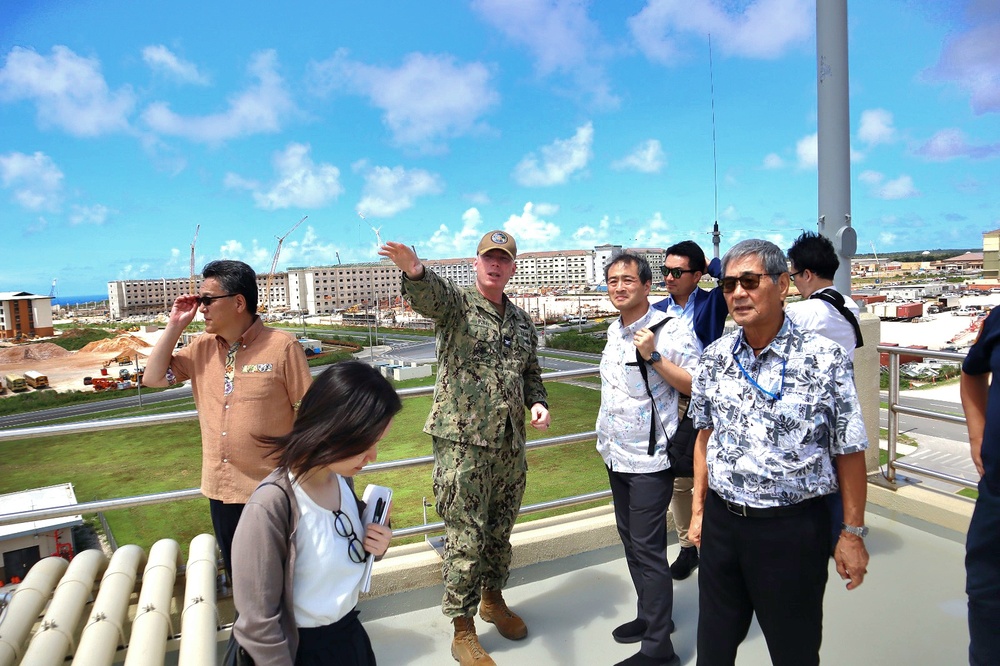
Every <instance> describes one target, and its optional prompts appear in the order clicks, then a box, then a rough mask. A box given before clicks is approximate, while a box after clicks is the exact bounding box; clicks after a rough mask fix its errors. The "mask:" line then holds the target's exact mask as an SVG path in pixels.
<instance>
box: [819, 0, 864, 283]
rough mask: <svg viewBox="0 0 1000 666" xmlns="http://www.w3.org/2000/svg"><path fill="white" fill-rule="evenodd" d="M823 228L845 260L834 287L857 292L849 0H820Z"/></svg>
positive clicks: (820, 208) (820, 230) (821, 218)
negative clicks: (853, 272) (853, 266)
mask: <svg viewBox="0 0 1000 666" xmlns="http://www.w3.org/2000/svg"><path fill="white" fill-rule="evenodd" d="M816 65H817V71H816V90H817V93H818V100H817V102H818V106H817V120H818V132H817V146H816V148H817V158H818V167H819V169H818V170H819V220H820V221H819V225H818V226H819V233H821V234H822V235H824V236H826V237H827V238H829V239H830V241H831V242H832V243H833V246H834V248H836V250H837V256H838V258H839V259H840V267H839V268H838V269H837V274H836V275H835V276H834V279H833V283H834V286H835V287H836V288H837V290H838V291H840V292H841V293H843V294H850V293H851V257H852V256H854V253H855V252H856V251H857V246H858V241H857V233H856V232H855V231H854V228H853V227H852V226H851V225H850V219H851V122H850V101H849V98H848V83H849V80H850V77H849V71H848V66H847V0H816Z"/></svg>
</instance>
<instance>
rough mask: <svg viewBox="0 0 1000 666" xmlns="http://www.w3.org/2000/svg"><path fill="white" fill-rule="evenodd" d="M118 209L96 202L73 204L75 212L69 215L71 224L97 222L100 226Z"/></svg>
mask: <svg viewBox="0 0 1000 666" xmlns="http://www.w3.org/2000/svg"><path fill="white" fill-rule="evenodd" d="M114 212H116V211H113V210H111V209H110V208H108V207H107V206H103V205H101V204H94V205H93V206H79V205H76V204H74V205H73V212H72V213H71V214H70V216H69V222H70V224H73V225H77V224H95V225H97V226H100V225H102V224H104V223H105V222H107V220H108V215H110V214H111V213H114Z"/></svg>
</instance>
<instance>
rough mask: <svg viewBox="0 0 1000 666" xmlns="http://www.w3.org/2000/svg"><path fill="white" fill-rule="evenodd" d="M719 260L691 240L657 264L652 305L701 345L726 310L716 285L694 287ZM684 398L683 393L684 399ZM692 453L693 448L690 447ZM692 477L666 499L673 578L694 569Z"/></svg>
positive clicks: (714, 334) (714, 335)
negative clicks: (657, 295) (659, 295)
mask: <svg viewBox="0 0 1000 666" xmlns="http://www.w3.org/2000/svg"><path fill="white" fill-rule="evenodd" d="M718 266H719V260H718V259H713V260H712V263H711V264H709V263H707V261H706V258H705V252H704V251H703V250H702V249H701V246H699V245H698V244H697V243H695V242H694V241H691V240H685V241H681V242H679V243H675V244H674V245H671V246H670V247H668V248H667V251H666V258H665V259H664V263H663V265H662V266H661V267H660V273H661V274H662V275H663V282H664V286H665V287H666V288H667V293H668V294H669V296H667V297H666V298H664V299H663V300H661V301H659V302H658V303H655V304H653V308H654V309H657V310H661V311H663V312H666V313H667V314H668V315H669V316H672V317H677V318H679V319H680V320H681V321H682V322H683V323H685V324H686V325H687V326H688V327H689V328H690V329H691V330H692V331H693V332H694V334H695V335H696V336H697V337H698V340H699V341H700V342H701V346H702V347H707V346H708V345H710V344H712V343H713V342H715V341H716V340H717V339H718V338H719V336H720V335H722V330H723V327H724V325H725V323H726V316H727V315H728V314H729V310H728V309H727V308H726V299H725V298H723V296H722V292H721V291H720V290H719V288H718V287H716V288H714V289H712V290H707V289H702V288H701V287H699V286H698V283H699V282H700V281H701V278H702V276H703V275H705V274H706V272H707V273H709V274H712V275H713V276H717V275H718V270H719V268H718ZM687 399H688V397H687V396H684V400H687ZM691 455H692V456H693V455H694V450H693V449H692V450H691ZM693 490H694V479H693V478H691V477H690V476H678V477H677V478H675V479H674V492H673V495H672V496H671V499H670V515H671V516H672V517H673V519H674V527H675V529H676V530H677V540H678V542H679V543H680V547H681V548H680V552H679V553H678V555H677V558H676V559H675V560H674V562H673V563H672V564H671V565H670V575H671V577H673V579H674V580H684V579H686V578H688V577H689V576H690V575H691V572H693V571H694V570H695V569H696V568H698V547H697V546H695V545H694V544H693V543H692V542H691V540H690V539H688V526H689V525H690V523H691V497H692V496H691V493H692V491H693Z"/></svg>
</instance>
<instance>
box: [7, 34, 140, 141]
mask: <svg viewBox="0 0 1000 666" xmlns="http://www.w3.org/2000/svg"><path fill="white" fill-rule="evenodd" d="M0 100H2V101H19V100H29V101H31V102H33V103H34V104H35V107H36V111H37V114H38V122H39V124H40V125H42V126H43V127H56V128H59V129H62V130H64V131H66V132H68V133H70V134H72V135H74V136H98V135H101V134H107V133H110V132H117V131H123V130H126V129H128V126H129V123H128V117H129V115H130V114H131V113H132V109H133V107H134V106H135V97H134V95H133V93H132V90H131V89H130V88H129V87H128V86H123V87H122V88H119V89H118V90H117V91H115V92H111V91H110V90H109V88H108V84H107V82H106V81H105V80H104V75H103V74H101V65H100V62H99V61H98V60H97V59H96V58H83V57H80V56H78V55H76V54H75V53H74V52H73V51H71V50H70V49H68V48H67V47H65V46H58V45H57V46H53V47H52V54H51V55H50V56H48V57H46V56H42V55H39V54H38V53H36V52H35V51H32V50H30V49H25V48H21V47H20V46H15V47H14V48H12V49H11V50H10V53H8V54H7V61H6V63H5V64H4V66H3V68H2V69H0Z"/></svg>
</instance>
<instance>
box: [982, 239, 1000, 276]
mask: <svg viewBox="0 0 1000 666" xmlns="http://www.w3.org/2000/svg"><path fill="white" fill-rule="evenodd" d="M983 278H987V279H989V278H992V279H994V280H995V279H998V278H1000V229H994V230H993V231H987V232H986V233H984V234H983Z"/></svg>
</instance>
